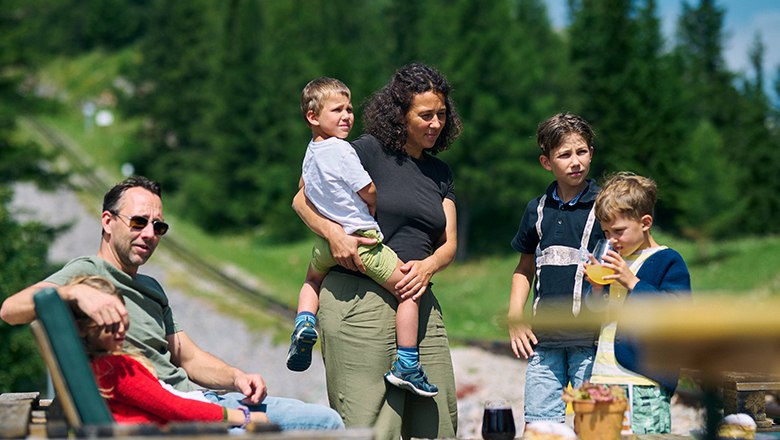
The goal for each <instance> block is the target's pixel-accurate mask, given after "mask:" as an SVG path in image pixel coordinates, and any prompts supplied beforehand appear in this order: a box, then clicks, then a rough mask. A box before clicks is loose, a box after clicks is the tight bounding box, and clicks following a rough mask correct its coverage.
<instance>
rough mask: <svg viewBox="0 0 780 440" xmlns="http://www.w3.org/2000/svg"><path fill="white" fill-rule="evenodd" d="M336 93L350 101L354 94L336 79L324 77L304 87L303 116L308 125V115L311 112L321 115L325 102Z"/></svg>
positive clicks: (302, 98) (302, 99)
mask: <svg viewBox="0 0 780 440" xmlns="http://www.w3.org/2000/svg"><path fill="white" fill-rule="evenodd" d="M336 93H340V94H342V95H344V96H346V97H347V98H348V99H352V92H350V91H349V87H347V86H346V85H345V84H344V83H343V82H341V81H339V80H337V79H335V78H328V77H327V76H322V77H320V78H317V79H313V80H311V81H309V83H308V84H306V87H304V88H303V91H302V92H301V115H303V119H304V121H306V124H308V123H309V121H308V120H307V119H306V114H307V113H308V112H309V110H311V111H313V112H314V114H315V115H319V114H320V112H321V111H322V106H323V105H325V104H324V103H325V100H326V99H327V98H328V97H329V96H330V95H333V94H336Z"/></svg>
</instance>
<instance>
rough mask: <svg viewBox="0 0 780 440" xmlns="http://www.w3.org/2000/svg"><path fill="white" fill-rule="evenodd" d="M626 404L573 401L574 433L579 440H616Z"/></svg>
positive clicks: (620, 402)
mask: <svg viewBox="0 0 780 440" xmlns="http://www.w3.org/2000/svg"><path fill="white" fill-rule="evenodd" d="M627 405H628V402H627V401H625V400H620V401H617V402H594V401H589V400H575V401H574V402H572V407H573V408H574V432H576V433H577V436H578V437H579V438H580V440H618V439H620V430H621V428H622V427H623V414H624V413H625V412H626V407H627Z"/></svg>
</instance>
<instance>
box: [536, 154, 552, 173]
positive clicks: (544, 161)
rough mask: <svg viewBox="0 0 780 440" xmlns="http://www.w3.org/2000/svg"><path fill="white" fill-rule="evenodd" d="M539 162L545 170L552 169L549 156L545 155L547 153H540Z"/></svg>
mask: <svg viewBox="0 0 780 440" xmlns="http://www.w3.org/2000/svg"><path fill="white" fill-rule="evenodd" d="M539 163H540V164H542V167H543V168H544V169H545V170H547V171H552V165H550V158H549V157H547V155H544V154H542V155H541V156H539Z"/></svg>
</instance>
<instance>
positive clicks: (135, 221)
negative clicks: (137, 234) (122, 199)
mask: <svg viewBox="0 0 780 440" xmlns="http://www.w3.org/2000/svg"><path fill="white" fill-rule="evenodd" d="M109 212H111V211H109ZM111 214H113V215H115V216H117V217H124V218H126V219H127V220H128V223H127V226H130V229H135V230H138V231H140V230H142V229H143V228H145V227H146V225H148V224H149V219H148V218H146V217H141V216H140V215H134V216H132V217H130V216H127V215H122V214H120V213H118V212H111ZM152 229H154V233H155V234H156V235H165V233H166V232H168V223H165V222H162V221H160V220H153V221H152Z"/></svg>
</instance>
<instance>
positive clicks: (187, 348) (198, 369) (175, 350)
mask: <svg viewBox="0 0 780 440" xmlns="http://www.w3.org/2000/svg"><path fill="white" fill-rule="evenodd" d="M166 339H167V340H168V347H169V349H170V351H171V362H173V364H174V365H177V366H179V367H182V368H184V370H185V371H186V372H187V375H188V376H189V378H190V379H191V380H193V381H195V382H196V383H198V384H200V385H202V386H204V387H206V388H210V389H230V390H236V391H239V392H241V393H243V394H244V395H245V396H247V398H248V399H249V401H250V402H251V403H252V404H258V403H260V402H262V401H263V399H265V396H266V395H267V391H268V390H267V389H266V385H265V380H263V377H262V376H260V375H259V374H248V373H245V372H244V371H242V370H240V369H238V368H236V367H233V366H231V365H229V364H228V363H226V362H225V361H223V360H222V359H220V358H218V357H216V356H214V355H213V354H211V353H209V352H207V351H205V350H203V349H201V348H200V347H198V346H197V345H196V344H195V342H193V341H192V339H190V337H189V336H187V334H186V333H185V332H183V331H180V332H176V333H174V334H172V335H168V336H166Z"/></svg>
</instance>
